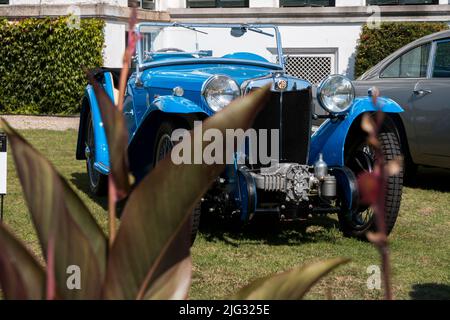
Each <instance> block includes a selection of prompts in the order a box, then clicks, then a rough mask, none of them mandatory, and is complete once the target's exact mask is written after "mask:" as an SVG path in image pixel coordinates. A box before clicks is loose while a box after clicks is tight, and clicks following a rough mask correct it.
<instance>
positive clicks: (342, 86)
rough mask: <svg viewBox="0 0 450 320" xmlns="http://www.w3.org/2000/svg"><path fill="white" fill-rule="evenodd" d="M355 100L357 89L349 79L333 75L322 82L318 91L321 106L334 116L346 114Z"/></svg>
mask: <svg viewBox="0 0 450 320" xmlns="http://www.w3.org/2000/svg"><path fill="white" fill-rule="evenodd" d="M354 99H355V89H354V88H353V84H352V83H351V81H350V80H349V79H347V78H346V77H344V76H341V75H332V76H329V77H328V78H326V79H325V80H323V81H322V83H321V84H320V86H319V89H318V91H317V100H318V101H319V103H320V105H321V106H322V107H323V108H324V109H325V110H326V111H328V112H330V113H332V114H342V113H345V112H346V111H347V110H348V109H349V108H350V106H351V105H352V103H353V100H354Z"/></svg>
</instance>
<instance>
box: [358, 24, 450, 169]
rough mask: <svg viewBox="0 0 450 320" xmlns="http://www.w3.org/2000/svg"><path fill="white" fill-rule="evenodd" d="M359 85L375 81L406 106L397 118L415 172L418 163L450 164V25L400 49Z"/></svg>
mask: <svg viewBox="0 0 450 320" xmlns="http://www.w3.org/2000/svg"><path fill="white" fill-rule="evenodd" d="M354 86H355V90H356V94H357V95H362V94H365V93H367V91H368V89H369V88H371V87H373V86H375V87H377V88H378V89H379V90H380V92H381V95H382V96H386V97H389V98H391V99H393V100H394V101H396V102H397V103H399V104H400V105H401V106H402V107H403V109H404V110H405V112H403V113H401V114H399V115H398V116H397V117H396V118H395V122H396V125H397V128H398V131H399V135H400V137H401V140H402V141H401V142H402V146H403V148H404V154H405V157H406V159H405V160H406V165H407V173H408V172H409V173H410V177H411V176H412V175H413V172H415V171H414V170H415V169H416V167H417V165H426V166H433V167H441V168H450V31H442V32H438V33H434V34H432V35H429V36H426V37H423V38H420V39H418V40H416V41H414V42H412V43H410V44H408V45H406V46H404V47H403V48H401V49H399V50H397V51H396V52H394V53H393V54H391V55H390V56H388V57H387V58H386V59H384V60H383V61H381V62H380V63H378V64H377V65H376V66H374V67H372V68H371V69H369V70H368V71H367V72H365V73H364V74H363V75H362V76H361V77H360V78H359V79H358V80H356V81H354Z"/></svg>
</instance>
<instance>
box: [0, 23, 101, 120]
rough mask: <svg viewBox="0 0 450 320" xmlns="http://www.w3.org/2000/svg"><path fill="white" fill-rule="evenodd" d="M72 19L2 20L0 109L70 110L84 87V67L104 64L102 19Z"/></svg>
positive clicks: (15, 111)
mask: <svg viewBox="0 0 450 320" xmlns="http://www.w3.org/2000/svg"><path fill="white" fill-rule="evenodd" d="M70 19H71V17H61V18H58V19H50V18H45V19H37V18H29V19H24V20H21V21H18V22H9V21H7V20H5V19H3V20H0V43H1V46H0V57H1V59H0V82H1V84H2V85H1V86H0V112H1V113H12V114H18V113H19V114H74V113H78V112H79V108H80V101H81V98H82V96H83V92H84V88H85V87H86V84H87V80H86V75H85V73H84V72H83V68H88V69H91V68H95V67H99V66H101V65H102V64H103V47H104V33H103V29H104V21H102V20H99V19H82V20H81V22H80V26H79V27H74V25H73V22H72V23H71V20H70Z"/></svg>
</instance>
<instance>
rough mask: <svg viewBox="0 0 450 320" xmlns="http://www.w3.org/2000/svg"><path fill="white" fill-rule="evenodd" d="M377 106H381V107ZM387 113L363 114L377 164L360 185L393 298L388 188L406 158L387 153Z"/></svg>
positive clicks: (387, 289) (374, 95) (376, 94)
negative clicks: (371, 214) (382, 139)
mask: <svg viewBox="0 0 450 320" xmlns="http://www.w3.org/2000/svg"><path fill="white" fill-rule="evenodd" d="M371 93H372V102H373V104H374V105H375V106H377V107H378V97H379V95H380V92H379V90H378V89H377V88H372V89H371ZM378 110H381V108H380V107H378ZM384 120H385V115H384V113H383V112H382V111H377V112H376V113H375V115H374V116H372V115H369V114H365V115H364V116H363V118H362V123H361V127H362V129H363V130H364V131H365V132H367V143H368V145H369V146H371V148H372V149H373V151H374V156H375V164H374V168H373V170H372V171H371V172H364V173H362V174H361V175H360V176H359V177H358V189H359V191H360V193H361V201H362V202H363V203H365V204H366V205H369V206H371V207H372V208H373V210H374V218H375V223H376V229H377V231H376V232H368V233H367V238H368V240H369V241H371V242H372V243H373V244H374V245H375V247H376V248H377V249H378V250H379V252H380V255H381V264H382V272H383V282H384V288H385V299H387V300H391V299H392V298H393V296H392V288H391V268H390V261H389V245H388V237H387V234H388V232H387V227H386V219H387V217H386V210H385V206H386V192H387V182H388V179H389V178H390V177H391V178H393V176H396V175H400V174H401V173H402V170H403V169H402V167H403V159H402V158H401V156H396V155H394V154H392V155H390V156H389V158H386V157H385V154H384V152H383V149H382V145H381V143H380V141H379V135H380V132H381V130H382V127H383V123H384Z"/></svg>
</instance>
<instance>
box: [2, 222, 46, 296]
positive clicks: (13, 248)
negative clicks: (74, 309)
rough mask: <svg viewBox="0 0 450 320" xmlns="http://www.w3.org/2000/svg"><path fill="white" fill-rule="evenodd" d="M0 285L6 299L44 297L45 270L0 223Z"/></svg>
mask: <svg viewBox="0 0 450 320" xmlns="http://www.w3.org/2000/svg"><path fill="white" fill-rule="evenodd" d="M0 270H1V272H0V287H1V289H2V291H3V295H4V297H5V298H6V299H8V300H41V299H44V298H45V272H44V269H43V268H42V266H41V265H40V264H39V262H38V261H37V260H36V258H35V257H34V256H33V255H32V254H31V253H30V252H29V251H28V250H27V249H26V248H25V246H24V245H23V244H22V243H21V242H20V241H19V240H18V239H16V238H15V237H14V236H13V235H12V233H11V232H10V231H8V230H7V229H6V227H5V226H4V225H3V224H1V223H0Z"/></svg>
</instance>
